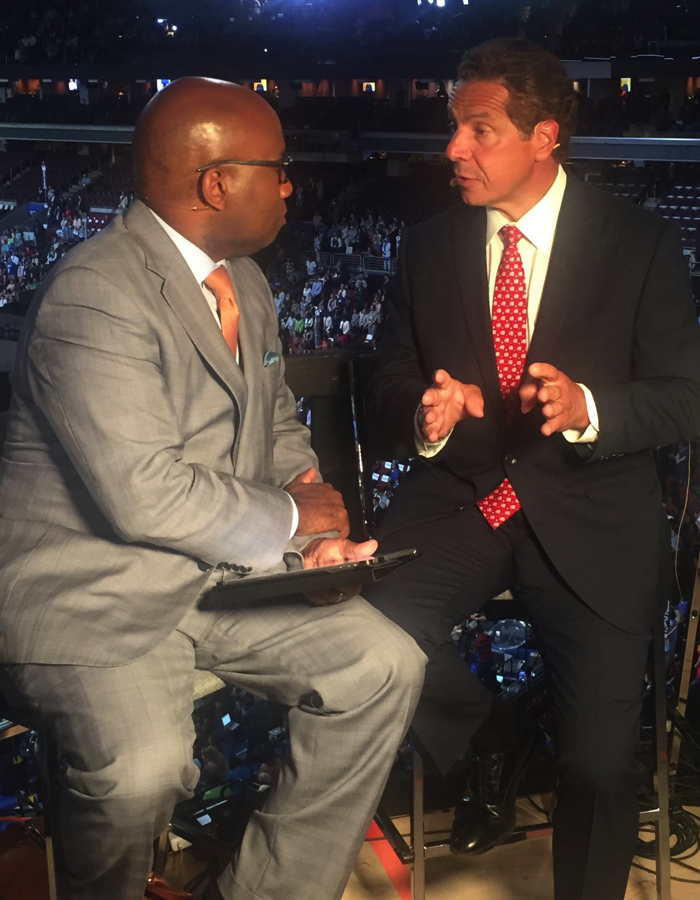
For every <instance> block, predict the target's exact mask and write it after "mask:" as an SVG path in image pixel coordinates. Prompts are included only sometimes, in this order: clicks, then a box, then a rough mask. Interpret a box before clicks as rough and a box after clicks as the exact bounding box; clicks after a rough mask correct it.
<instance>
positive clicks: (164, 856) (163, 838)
mask: <svg viewBox="0 0 700 900" xmlns="http://www.w3.org/2000/svg"><path fill="white" fill-rule="evenodd" d="M167 864H168V829H167V828H166V829H165V831H161V833H160V835H159V836H158V837H157V838H156V839H155V841H154V842H153V871H154V872H155V873H156V875H160V876H161V877H162V876H163V873H164V872H165V867H166V865H167Z"/></svg>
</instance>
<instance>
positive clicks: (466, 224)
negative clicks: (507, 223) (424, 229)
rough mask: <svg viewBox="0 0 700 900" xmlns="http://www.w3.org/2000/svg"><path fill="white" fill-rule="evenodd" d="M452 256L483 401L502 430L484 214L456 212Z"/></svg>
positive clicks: (479, 212)
mask: <svg viewBox="0 0 700 900" xmlns="http://www.w3.org/2000/svg"><path fill="white" fill-rule="evenodd" d="M452 255H453V258H454V265H455V271H456V272H457V286H458V290H459V295H460V299H461V304H460V305H461V311H462V314H463V315H464V317H465V320H466V324H467V331H468V333H469V337H470V340H471V343H472V346H473V348H474V354H475V356H476V359H477V362H478V364H479V369H480V371H481V377H482V383H483V385H484V391H485V394H486V398H487V399H488V400H489V401H490V403H491V406H492V408H493V409H494V410H495V412H496V415H497V418H498V422H499V424H500V425H501V427H502V428H503V429H504V430H505V428H506V420H505V409H504V406H503V399H502V397H501V389H500V386H499V383H498V369H497V367H496V352H495V350H494V346H493V332H492V330H491V314H490V311H489V286H488V278H487V274H486V211H485V210H484V209H478V210H476V209H471V208H468V207H464V208H463V209H461V208H460V210H459V214H458V215H457V216H456V217H455V219H454V226H453V229H452Z"/></svg>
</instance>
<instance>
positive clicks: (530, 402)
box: [520, 381, 537, 413]
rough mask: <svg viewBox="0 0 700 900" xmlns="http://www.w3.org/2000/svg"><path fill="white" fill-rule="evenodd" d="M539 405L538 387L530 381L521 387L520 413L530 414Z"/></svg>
mask: <svg viewBox="0 0 700 900" xmlns="http://www.w3.org/2000/svg"><path fill="white" fill-rule="evenodd" d="M536 404H537V385H536V384H535V383H534V382H532V381H530V382H528V383H527V384H523V385H521V386H520V411H521V412H522V413H529V412H530V410H532V409H534V408H535V406H536Z"/></svg>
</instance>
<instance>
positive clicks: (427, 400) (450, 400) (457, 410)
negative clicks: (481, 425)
mask: <svg viewBox="0 0 700 900" xmlns="http://www.w3.org/2000/svg"><path fill="white" fill-rule="evenodd" d="M483 415H484V398H483V396H482V394H481V389H480V388H478V387H477V386H476V385H475V384H462V382H461V381H457V380H456V379H454V378H452V377H451V376H450V375H449V374H448V373H447V372H446V371H445V370H444V369H438V370H437V371H436V372H435V374H434V375H433V383H432V385H431V386H430V387H429V388H428V390H427V391H426V392H425V393H424V394H423V397H422V398H421V409H420V411H419V413H418V427H419V428H420V430H421V434H422V435H423V438H424V439H425V440H426V441H427V442H428V443H430V444H434V443H435V442H436V441H441V440H442V439H443V438H444V437H447V435H448V434H449V433H450V432H451V431H452V429H453V428H454V427H455V425H456V424H457V422H461V421H462V419H466V418H467V416H474V417H475V418H477V419H481V418H482V417H483Z"/></svg>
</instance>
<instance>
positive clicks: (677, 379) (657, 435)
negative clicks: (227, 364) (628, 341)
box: [588, 225, 700, 460]
mask: <svg viewBox="0 0 700 900" xmlns="http://www.w3.org/2000/svg"><path fill="white" fill-rule="evenodd" d="M588 386H589V388H590V390H591V393H592V394H593V397H594V398H595V403H596V407H597V409H598V416H599V426H600V432H599V438H598V442H597V444H596V445H595V447H594V448H593V453H592V454H591V456H590V457H589V459H591V460H595V459H600V458H604V457H606V456H611V455H619V454H625V453H634V452H635V451H638V450H644V449H648V448H651V447H657V446H661V445H663V444H671V443H677V442H680V441H686V440H690V439H691V438H692V437H694V436H695V435H697V434H698V433H700V329H699V328H698V320H697V314H696V312H695V309H694V304H693V299H692V295H691V291H690V284H689V278H688V267H687V265H686V263H685V260H684V258H683V255H682V251H681V246H680V241H679V240H678V234H677V230H676V229H675V227H672V226H670V225H667V226H666V227H665V228H664V229H663V231H662V232H661V235H660V238H659V241H658V244H657V246H656V252H655V253H654V255H653V258H652V259H651V261H650V264H649V267H648V270H647V277H646V279H645V282H644V285H643V289H642V293H641V296H640V301H639V305H638V308H637V316H636V320H635V325H634V338H633V345H632V348H631V378H630V380H629V381H626V382H624V383H621V384H610V383H600V384H596V383H595V382H594V381H593V380H591V383H590V384H589V385H588Z"/></svg>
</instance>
